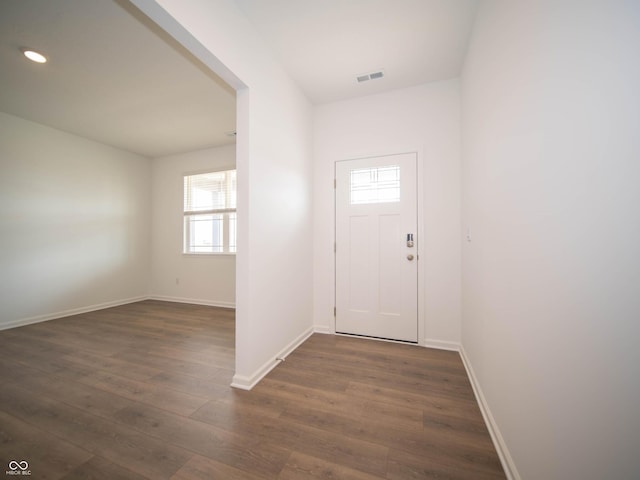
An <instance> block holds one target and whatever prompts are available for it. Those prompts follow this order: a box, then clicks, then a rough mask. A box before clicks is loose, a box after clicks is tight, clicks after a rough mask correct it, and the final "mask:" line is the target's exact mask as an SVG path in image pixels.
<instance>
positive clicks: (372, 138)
mask: <svg viewBox="0 0 640 480" xmlns="http://www.w3.org/2000/svg"><path fill="white" fill-rule="evenodd" d="M459 96H460V95H459V83H458V81H457V80H452V81H447V82H440V83H431V84H426V85H420V86H417V87H412V88H406V89H402V90H396V91H393V92H389V93H383V94H379V95H372V96H367V97H359V98H356V99H351V100H345V101H341V102H336V103H331V104H327V105H321V106H317V107H316V108H315V113H314V228H313V232H314V265H315V270H314V324H315V327H316V328H317V329H318V330H320V331H327V332H334V331H335V325H334V319H333V306H334V298H335V283H334V253H333V241H334V232H335V225H334V222H335V219H334V190H333V177H334V166H335V162H336V161H338V160H346V159H350V158H358V157H366V156H373V155H385V154H390V153H402V152H407V151H416V152H417V153H418V160H419V163H420V164H421V167H422V179H423V198H422V200H423V202H422V203H423V204H422V205H421V207H422V216H421V218H422V222H423V226H424V235H423V238H419V241H420V243H421V245H420V247H421V257H420V263H419V265H420V269H421V270H422V272H421V275H420V279H421V282H422V284H421V285H420V286H419V288H420V297H421V298H420V315H421V318H420V322H421V324H422V325H421V327H423V328H421V329H420V330H421V332H420V333H421V335H422V338H420V339H419V340H420V342H421V343H426V344H428V345H433V346H439V347H445V348H457V346H458V344H459V342H460V100H459Z"/></svg>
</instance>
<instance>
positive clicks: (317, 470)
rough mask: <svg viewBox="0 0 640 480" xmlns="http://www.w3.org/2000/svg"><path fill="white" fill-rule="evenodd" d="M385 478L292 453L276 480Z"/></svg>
mask: <svg viewBox="0 0 640 480" xmlns="http://www.w3.org/2000/svg"><path fill="white" fill-rule="evenodd" d="M382 478H386V477H379V476H377V475H371V474H369V473H364V472H361V471H358V470H354V469H352V468H349V467H345V466H343V465H338V464H335V463H333V462H328V461H326V460H321V459H319V458H315V457H312V456H310V455H303V454H301V453H297V452H294V453H293V454H292V455H291V458H290V459H289V461H288V462H287V464H286V465H285V467H284V469H283V470H282V473H280V475H279V476H278V480H319V479H322V480H329V479H339V480H380V479H382Z"/></svg>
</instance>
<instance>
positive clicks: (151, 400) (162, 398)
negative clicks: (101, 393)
mask: <svg viewBox="0 0 640 480" xmlns="http://www.w3.org/2000/svg"><path fill="white" fill-rule="evenodd" d="M80 381H81V382H82V383H84V384H87V385H90V386H92V387H95V388H99V389H101V390H105V391H106V392H109V393H112V394H115V395H120V396H122V397H125V398H128V399H130V400H135V401H137V402H141V403H143V404H145V405H149V406H154V407H158V408H163V409H165V410H168V411H170V412H174V413H177V414H179V415H184V416H189V415H191V414H192V413H193V412H195V411H196V410H198V408H200V407H201V406H202V405H204V404H205V403H207V401H208V399H207V398H206V397H198V396H195V395H190V394H187V393H183V392H179V391H176V390H171V389H169V388H166V387H161V386H158V385H154V384H152V383H148V382H139V381H136V380H131V379H128V378H125V377H121V376H119V375H115V374H112V373H108V372H103V371H96V372H94V373H92V374H90V375H87V376H85V377H83V378H82V379H81V380H80Z"/></svg>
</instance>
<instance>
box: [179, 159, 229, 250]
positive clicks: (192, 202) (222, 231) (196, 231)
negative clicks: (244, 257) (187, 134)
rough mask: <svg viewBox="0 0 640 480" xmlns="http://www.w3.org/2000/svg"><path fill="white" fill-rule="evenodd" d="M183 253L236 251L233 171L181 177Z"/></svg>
mask: <svg viewBox="0 0 640 480" xmlns="http://www.w3.org/2000/svg"><path fill="white" fill-rule="evenodd" d="M183 251H184V253H235V252H236V171H235V170H226V171H222V172H210V173H202V174H199V175H185V176H184V250H183Z"/></svg>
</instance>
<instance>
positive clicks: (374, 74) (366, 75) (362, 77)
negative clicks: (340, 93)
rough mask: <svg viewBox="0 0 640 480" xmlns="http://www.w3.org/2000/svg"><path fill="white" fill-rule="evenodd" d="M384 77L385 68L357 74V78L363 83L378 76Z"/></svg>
mask: <svg viewBox="0 0 640 480" xmlns="http://www.w3.org/2000/svg"><path fill="white" fill-rule="evenodd" d="M382 77H384V70H380V71H378V72H371V73H364V74H362V75H358V76H356V80H357V81H358V83H362V82H366V81H368V80H376V79H377V78H382Z"/></svg>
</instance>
